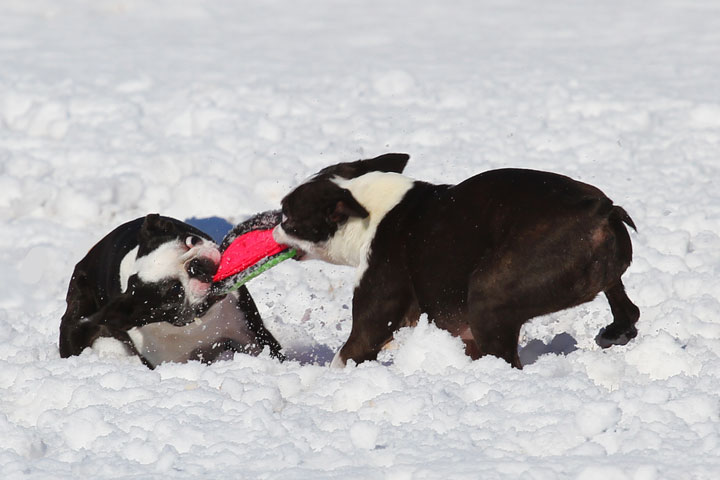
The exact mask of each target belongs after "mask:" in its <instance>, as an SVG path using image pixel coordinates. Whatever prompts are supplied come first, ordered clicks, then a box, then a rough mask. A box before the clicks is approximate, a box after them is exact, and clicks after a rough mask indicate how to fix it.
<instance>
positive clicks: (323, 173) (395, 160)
mask: <svg viewBox="0 0 720 480" xmlns="http://www.w3.org/2000/svg"><path fill="white" fill-rule="evenodd" d="M408 160H410V155H408V154H407V153H386V154H385V155H380V156H379V157H375V158H370V159H367V160H357V161H355V162H345V163H338V164H337V165H332V166H330V167H325V168H323V169H322V170H320V171H319V172H318V174H317V176H316V177H333V176H338V177H341V178H346V179H351V178H357V177H359V176H361V175H365V174H366V173H370V172H392V173H402V171H403V170H404V169H405V165H407V162H408Z"/></svg>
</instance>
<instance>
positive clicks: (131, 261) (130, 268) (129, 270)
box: [120, 246, 140, 292]
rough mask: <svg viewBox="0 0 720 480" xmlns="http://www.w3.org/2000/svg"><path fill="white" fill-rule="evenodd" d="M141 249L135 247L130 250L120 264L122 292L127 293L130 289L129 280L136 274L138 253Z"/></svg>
mask: <svg viewBox="0 0 720 480" xmlns="http://www.w3.org/2000/svg"><path fill="white" fill-rule="evenodd" d="M139 248H140V247H139V246H138V247H135V248H133V249H132V250H130V251H129V252H128V253H127V254H126V255H125V256H124V257H123V259H122V261H121V262H120V291H121V292H125V290H127V287H128V279H129V278H130V277H131V276H132V275H133V274H135V273H137V270H136V269H135V259H136V258H137V252H138V249H139Z"/></svg>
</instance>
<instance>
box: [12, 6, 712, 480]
mask: <svg viewBox="0 0 720 480" xmlns="http://www.w3.org/2000/svg"><path fill="white" fill-rule="evenodd" d="M0 65H2V68H1V69H0V219H1V220H0V222H1V224H2V233H3V242H4V244H5V247H4V248H2V250H0V292H2V293H1V294H0V471H1V472H2V478H7V479H14V478H21V477H22V478H36V479H47V478H94V479H104V478H118V477H132V478H265V479H271V478H278V479H279V478H282V479H289V478H294V479H306V478H313V479H323V478H350V479H376V478H377V479H393V480H403V479H416V478H417V479H424V478H443V479H445V478H447V479H478V478H480V479H517V478H529V479H548V480H549V479H566V478H567V479H571V478H573V479H574V478H577V479H580V480H594V479H598V480H599V479H602V480H606V479H620V480H622V479H633V480H654V479H673V480H676V479H691V478H692V479H716V478H718V477H717V475H718V473H717V472H718V471H720V88H718V79H719V78H720V4H718V2H716V1H714V0H694V1H683V2H679V1H675V0H658V1H653V2H644V1H641V0H634V1H625V0H622V1H621V0H608V1H604V2H596V1H591V0H580V1H575V2H569V1H567V2H563V1H557V0H551V1H546V2H529V1H528V2H521V1H512V0H511V1H505V0H468V1H458V2H440V1H437V2H429V1H414V0H413V1H411V0H402V1H397V2H386V1H380V0H370V1H368V0H346V1H340V2H333V1H330V0H319V1H313V2H289V1H288V2H281V1H270V2H267V1H260V0H253V1H244V2H230V1H215V2H204V1H200V0H197V1H190V0H184V1H174V0H157V1H153V2H149V1H145V2H143V1H140V0H126V1H120V0H115V1H110V0H103V1H98V0H68V1H63V2H56V1H51V0H35V1H33V0H3V1H2V3H0ZM388 151H400V152H408V153H410V154H412V155H413V158H412V159H411V163H410V165H409V167H408V169H407V173H408V174H409V175H411V176H413V177H415V178H421V179H424V180H429V181H435V182H456V181H459V180H461V179H463V178H465V177H467V176H470V175H472V174H474V173H478V172H480V171H483V170H487V169H491V168H496V167H504V166H518V167H531V168H538V169H546V170H552V171H556V172H560V173H564V174H568V175H571V176H573V177H575V178H578V179H581V180H583V181H586V182H589V183H593V184H595V185H597V186H599V187H600V188H601V189H603V190H604V191H605V192H606V193H607V194H608V195H609V196H610V197H611V198H613V199H614V200H615V201H616V202H617V203H618V204H620V205H622V206H624V207H625V208H626V209H627V210H628V212H630V214H631V215H632V217H633V218H634V220H635V222H636V223H637V225H638V227H639V233H638V234H633V236H632V238H633V242H634V246H635V252H636V253H635V261H634V263H633V265H632V267H631V268H630V270H629V271H628V272H627V273H626V275H625V283H626V285H627V289H628V293H629V295H630V297H631V298H632V299H633V300H634V301H635V303H637V304H638V306H639V307H640V308H641V310H642V317H641V319H640V323H639V324H638V327H639V330H640V334H639V336H638V338H637V339H636V340H635V341H633V342H632V343H631V344H629V345H627V346H626V347H620V348H613V349H610V350H607V351H600V349H599V348H598V347H597V346H596V345H595V344H594V342H593V341H592V339H593V337H594V336H595V334H596V333H597V331H598V330H599V329H600V328H601V327H602V326H604V325H605V324H607V323H608V322H609V320H610V312H609V309H608V306H607V303H606V302H605V300H604V298H599V299H597V300H596V301H594V302H592V303H590V304H586V305H583V306H581V307H579V308H576V309H573V310H570V311H566V312H561V313H558V314H554V315H550V316H548V317H544V318H539V319H536V320H534V321H533V322H531V323H529V324H528V325H527V326H526V328H525V329H524V330H523V338H522V345H523V349H522V351H521V358H522V359H523V361H524V363H525V364H526V367H525V369H524V370H522V371H518V370H513V369H511V368H510V367H509V366H508V365H507V364H505V363H503V362H502V361H499V360H497V359H494V358H485V359H482V360H480V361H477V362H469V361H468V360H467V359H466V358H465V357H463V355H462V353H461V346H460V344H459V343H458V341H456V340H455V339H453V338H451V337H449V336H448V335H446V334H445V333H444V332H441V331H438V330H437V329H435V328H434V327H432V326H429V325H427V324H421V325H420V326H419V327H418V328H417V329H415V330H413V331H403V332H402V333H401V335H400V342H399V343H400V346H399V348H398V349H397V350H394V351H391V352H388V353H386V354H384V357H383V358H382V361H381V362H371V363H367V364H363V365H361V366H359V367H351V368H347V369H346V370H343V371H336V370H330V369H329V368H327V366H325V364H326V362H327V361H328V360H329V359H330V358H332V354H333V352H334V351H335V350H336V349H337V348H338V347H339V346H340V345H341V344H342V343H343V341H344V339H345V338H346V337H347V335H348V333H349V330H350V322H351V320H350V310H349V309H348V305H349V303H350V299H351V295H352V291H351V284H352V279H353V274H352V272H351V271H350V270H349V269H345V268H339V267H331V266H327V265H323V264H312V263H306V264H298V263H295V262H285V263H284V264H283V265H281V266H279V267H277V268H275V269H274V270H272V271H270V272H268V273H267V274H265V275H264V276H263V277H261V278H259V279H256V280H254V281H253V282H252V283H251V284H250V290H251V292H252V293H253V295H254V296H255V299H256V301H257V303H258V305H259V308H260V309H261V313H262V314H263V316H264V318H265V320H266V323H267V324H268V326H269V328H270V329H271V330H272V331H273V332H274V333H275V334H276V336H277V337H278V339H279V340H280V341H281V343H283V344H284V345H285V346H286V349H287V351H288V355H289V356H290V358H291V359H292V360H291V361H288V362H287V363H285V364H282V365H281V364H278V363H277V362H275V361H273V360H272V359H270V358H269V357H267V356H265V357H260V358H250V357H244V356H243V357H236V358H235V359H234V360H233V361H228V362H222V363H219V364H216V365H213V366H209V367H208V366H203V365H200V364H197V363H191V364H186V365H175V364H168V365H163V366H161V367H160V368H158V369H157V370H155V371H150V370H148V369H146V368H145V367H144V366H142V365H141V364H140V362H139V361H137V359H133V358H127V357H121V356H118V355H117V354H113V353H112V351H111V349H110V348H109V347H108V348H107V349H100V350H96V351H93V352H86V353H85V354H83V355H82V356H81V357H76V358H73V359H69V360H61V359H60V358H59V355H58V351H57V334H58V325H59V321H60V316H61V315H62V313H63V311H64V296H65V290H66V288H67V282H68V280H69V275H70V273H71V271H72V268H73V266H74V264H75V263H76V262H77V261H78V260H79V259H80V258H81V257H82V256H83V255H84V254H85V253H86V251H87V250H88V248H89V247H90V246H92V245H93V244H94V243H95V242H96V241H97V240H98V239H100V238H101V237H102V236H103V235H104V234H105V233H107V232H108V231H109V230H110V229H112V228H114V226H116V225H118V224H119V223H121V222H123V221H126V220H128V219H132V218H135V217H138V216H141V215H144V214H146V213H148V212H161V213H163V214H166V215H172V216H175V217H178V218H189V217H207V216H219V217H222V218H225V219H227V220H228V221H230V222H237V221H240V220H242V219H243V218H244V217H246V216H248V215H250V214H253V213H255V212H258V211H261V210H266V209H269V208H276V207H277V206H278V202H279V200H280V198H282V196H283V194H284V193H285V192H287V191H288V190H289V189H290V188H291V187H292V186H293V185H295V184H297V183H298V182H299V181H301V180H302V179H303V178H305V177H306V176H308V175H309V174H311V173H313V172H315V171H317V170H318V169H319V168H321V167H323V166H325V165H328V164H330V163H334V162H337V161H345V160H354V159H357V158H361V157H369V156H374V155H377V154H380V153H384V152H388Z"/></svg>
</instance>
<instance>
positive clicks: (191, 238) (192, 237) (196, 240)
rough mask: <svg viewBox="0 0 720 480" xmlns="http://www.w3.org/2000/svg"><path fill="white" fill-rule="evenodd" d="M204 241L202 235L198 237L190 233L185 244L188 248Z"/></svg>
mask: <svg viewBox="0 0 720 480" xmlns="http://www.w3.org/2000/svg"><path fill="white" fill-rule="evenodd" d="M201 242H202V239H201V238H200V237H196V236H195V235H190V236H189V237H187V238H186V239H185V246H186V247H187V248H193V247H195V246H197V245H199V244H200V243H201Z"/></svg>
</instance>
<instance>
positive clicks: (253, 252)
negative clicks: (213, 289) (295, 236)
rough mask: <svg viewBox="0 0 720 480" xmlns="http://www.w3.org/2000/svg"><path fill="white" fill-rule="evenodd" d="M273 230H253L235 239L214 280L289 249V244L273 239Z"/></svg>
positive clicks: (233, 273)
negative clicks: (282, 243)
mask: <svg viewBox="0 0 720 480" xmlns="http://www.w3.org/2000/svg"><path fill="white" fill-rule="evenodd" d="M272 230H273V229H272V228H270V229H267V230H252V231H250V232H247V233H245V234H243V235H240V236H239V237H237V238H236V239H235V240H233V242H232V243H231V244H230V245H229V246H228V247H227V248H226V249H225V251H224V252H223V254H222V258H221V259H220V266H219V267H218V270H217V273H215V277H214V278H213V281H214V282H219V281H220V280H224V279H226V278H228V277H230V276H232V275H235V274H236V273H239V272H242V271H244V270H247V269H248V268H250V267H252V266H254V265H256V264H257V263H259V262H261V261H262V260H264V259H266V258H268V257H271V256H273V255H277V254H278V253H281V252H283V251H285V250H287V249H288V246H287V245H281V244H279V243H277V242H276V241H275V239H273V236H272Z"/></svg>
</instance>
